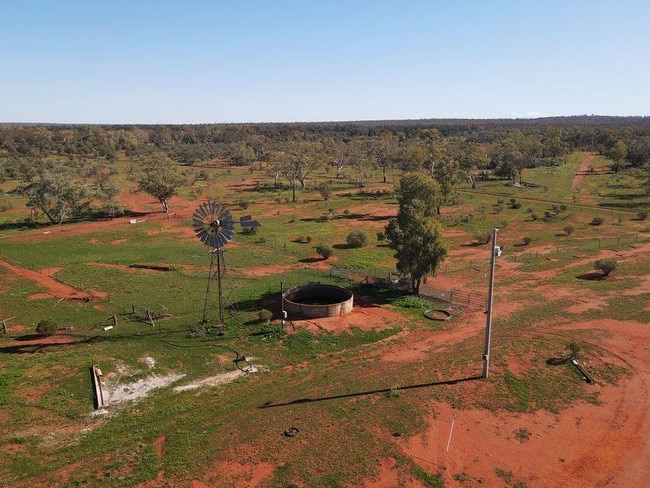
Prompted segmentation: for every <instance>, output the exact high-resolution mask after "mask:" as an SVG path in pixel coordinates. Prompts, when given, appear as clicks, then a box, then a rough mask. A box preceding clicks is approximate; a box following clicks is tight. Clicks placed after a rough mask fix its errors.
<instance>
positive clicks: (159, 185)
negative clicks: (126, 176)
mask: <svg viewBox="0 0 650 488" xmlns="http://www.w3.org/2000/svg"><path fill="white" fill-rule="evenodd" d="M137 182H138V188H139V189H140V190H142V191H144V192H145V193H147V194H149V195H151V196H152V197H154V198H155V199H156V200H158V202H160V204H161V205H162V208H163V211H164V212H165V213H169V199H170V198H171V197H173V196H174V195H176V194H177V193H178V189H179V188H180V186H181V185H182V184H183V182H184V178H183V176H182V175H181V174H180V172H179V171H178V169H177V168H176V166H175V165H174V164H173V163H172V162H171V161H170V160H169V158H167V157H158V158H156V159H153V160H149V161H147V162H146V163H145V165H144V168H143V169H142V172H141V174H140V175H139V177H138V181H137Z"/></svg>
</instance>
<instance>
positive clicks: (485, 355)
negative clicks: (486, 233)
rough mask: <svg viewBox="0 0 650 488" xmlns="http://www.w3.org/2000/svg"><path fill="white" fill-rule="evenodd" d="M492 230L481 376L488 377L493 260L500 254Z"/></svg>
mask: <svg viewBox="0 0 650 488" xmlns="http://www.w3.org/2000/svg"><path fill="white" fill-rule="evenodd" d="M498 232H499V229H496V228H495V229H493V230H492V256H491V259H490V287H489V289H488V303H487V320H486V325H485V352H484V353H483V378H487V377H488V373H489V370H490V340H491V338H492V302H493V297H494V262H495V261H496V258H498V257H499V256H501V248H500V247H497V233H498Z"/></svg>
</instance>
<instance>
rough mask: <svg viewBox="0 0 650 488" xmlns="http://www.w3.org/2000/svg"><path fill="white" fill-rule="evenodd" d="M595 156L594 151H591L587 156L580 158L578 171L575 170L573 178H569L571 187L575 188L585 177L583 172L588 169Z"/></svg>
mask: <svg viewBox="0 0 650 488" xmlns="http://www.w3.org/2000/svg"><path fill="white" fill-rule="evenodd" d="M595 157H596V153H592V154H588V155H587V157H586V158H585V159H583V160H582V163H580V167H579V168H578V171H576V174H575V175H573V179H572V180H571V188H573V189H574V190H576V189H578V188H579V187H580V186H581V185H582V180H584V178H585V175H584V173H585V172H586V171H589V168H591V163H592V161H593V160H594V158H595Z"/></svg>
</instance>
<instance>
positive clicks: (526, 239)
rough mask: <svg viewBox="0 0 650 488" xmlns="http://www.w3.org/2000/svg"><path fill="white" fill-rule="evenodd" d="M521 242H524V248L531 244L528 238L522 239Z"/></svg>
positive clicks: (531, 240)
mask: <svg viewBox="0 0 650 488" xmlns="http://www.w3.org/2000/svg"><path fill="white" fill-rule="evenodd" d="M522 240H523V241H524V246H527V245H529V244H530V243H531V242H533V239H532V238H531V237H528V236H526V237H524V238H523V239H522Z"/></svg>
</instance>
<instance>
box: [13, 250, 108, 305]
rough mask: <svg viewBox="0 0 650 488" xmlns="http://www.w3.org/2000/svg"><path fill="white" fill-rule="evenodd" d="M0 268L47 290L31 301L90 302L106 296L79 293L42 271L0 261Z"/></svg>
mask: <svg viewBox="0 0 650 488" xmlns="http://www.w3.org/2000/svg"><path fill="white" fill-rule="evenodd" d="M0 266H3V267H4V268H6V269H8V270H9V271H11V272H12V273H13V274H15V275H16V276H19V277H21V278H25V279H27V280H30V281H33V282H35V283H36V284H37V285H38V286H40V287H42V288H45V289H47V293H46V294H45V295H44V294H36V295H33V296H32V297H30V298H31V299H36V298H43V297H44V296H51V297H55V298H63V299H66V300H83V301H90V300H94V299H96V298H97V297H100V296H105V294H103V293H102V292H93V294H90V293H85V292H81V291H77V290H75V289H74V288H72V287H71V286H68V285H65V284H63V283H61V282H60V281H57V280H55V279H54V278H52V277H50V276H48V275H47V274H43V273H41V272H40V271H34V270H32V269H26V268H21V267H19V266H14V265H13V264H9V263H7V262H5V261H1V260H0Z"/></svg>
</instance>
